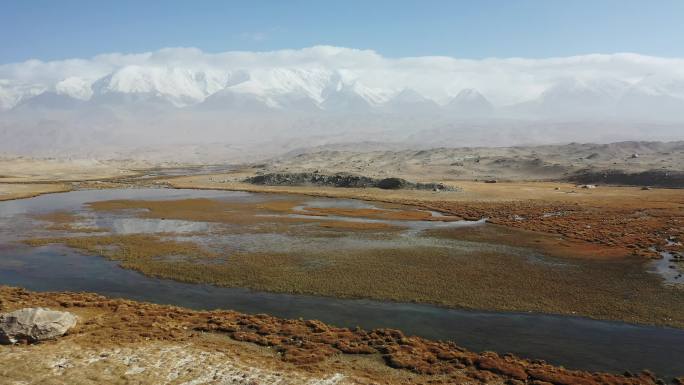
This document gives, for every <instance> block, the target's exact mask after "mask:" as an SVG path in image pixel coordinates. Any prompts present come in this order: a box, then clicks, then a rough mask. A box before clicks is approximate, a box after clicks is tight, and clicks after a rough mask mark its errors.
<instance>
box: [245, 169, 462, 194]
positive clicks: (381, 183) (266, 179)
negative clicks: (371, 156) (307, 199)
mask: <svg viewBox="0 0 684 385" xmlns="http://www.w3.org/2000/svg"><path fill="white" fill-rule="evenodd" d="M245 182H247V183H252V184H258V185H267V186H329V187H355V188H366V187H377V188H381V189H384V190H399V189H407V190H431V191H457V189H456V188H454V187H451V186H447V185H445V184H443V183H415V182H409V181H407V180H405V179H402V178H384V179H378V178H371V177H367V176H363V175H354V174H346V173H338V174H331V175H328V174H320V173H316V172H298V173H281V172H276V173H269V174H263V175H256V176H253V177H250V178H247V179H245Z"/></svg>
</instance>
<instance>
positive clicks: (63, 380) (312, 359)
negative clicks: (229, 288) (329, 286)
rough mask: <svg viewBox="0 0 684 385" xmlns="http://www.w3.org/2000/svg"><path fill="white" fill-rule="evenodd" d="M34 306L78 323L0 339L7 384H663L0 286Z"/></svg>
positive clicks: (262, 320) (6, 301) (4, 301)
mask: <svg viewBox="0 0 684 385" xmlns="http://www.w3.org/2000/svg"><path fill="white" fill-rule="evenodd" d="M33 306H47V307H50V308H53V309H59V310H67V311H70V312H73V313H75V314H76V315H78V317H79V319H80V321H79V324H78V326H77V327H76V328H75V329H74V330H73V331H72V332H70V333H69V335H67V336H66V337H63V338H62V339H60V340H58V341H50V342H47V343H43V344H39V345H24V346H2V347H0V361H2V362H3V365H2V366H0V379H2V380H1V381H2V383H3V384H8V385H9V384H17V385H18V384H26V383H45V384H99V383H110V384H131V383H141V384H152V383H154V384H262V383H263V384H266V383H280V384H330V385H332V384H403V383H415V384H428V383H429V384H539V385H542V384H558V385H560V384H567V385H570V384H586V385H591V384H624V385H629V384H656V383H657V382H656V381H657V378H656V376H655V375H653V374H652V373H650V372H643V373H640V374H631V373H630V374H626V375H620V376H616V375H609V374H600V373H593V374H592V373H587V372H580V371H572V370H568V369H563V368H558V367H553V366H551V365H548V364H546V363H545V362H543V361H538V360H532V361H531V360H523V359H520V358H517V357H515V356H512V355H503V356H500V355H497V354H496V353H491V352H487V353H482V354H478V353H473V352H469V351H467V350H465V349H462V348H460V347H458V346H457V345H455V344H453V343H450V342H439V341H429V340H425V339H422V338H417V337H410V336H405V335H403V334H402V333H401V332H400V331H397V330H390V329H378V330H373V331H365V330H361V329H353V330H352V329H346V328H335V327H330V326H328V325H325V324H323V323H321V322H318V321H303V320H284V319H279V318H275V317H271V316H268V315H245V314H241V313H237V312H232V311H210V312H206V311H204V312H200V311H191V310H186V309H182V308H177V307H170V306H160V305H152V304H146V303H137V302H134V301H128V300H113V299H107V298H104V297H102V296H98V295H94V294H86V293H34V292H29V291H26V290H23V289H18V288H12V287H6V286H1V287H0V311H2V312H6V311H11V310H15V309H18V308H23V307H33ZM677 381H679V380H677Z"/></svg>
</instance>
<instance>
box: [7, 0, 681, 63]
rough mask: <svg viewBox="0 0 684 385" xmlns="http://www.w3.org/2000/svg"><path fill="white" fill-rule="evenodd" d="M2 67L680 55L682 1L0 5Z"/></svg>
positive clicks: (24, 0) (26, 0) (14, 1)
mask: <svg viewBox="0 0 684 385" xmlns="http://www.w3.org/2000/svg"><path fill="white" fill-rule="evenodd" d="M0 36H1V40H0V63H9V62H17V61H23V60H27V59H32V58H35V59H41V60H55V59H65V58H72V57H91V56H93V55H97V54H100V53H108V52H122V53H132V52H144V51H153V50H157V49H159V48H163V47H179V46H185V47H197V48H200V49H202V50H203V51H206V52H223V51H230V50H250V51H264V50H275V49H283V48H293V49H294V48H301V47H308V46H312V45H318V44H326V45H335V46H344V47H351V48H363V49H373V50H376V51H377V52H379V53H380V54H382V55H384V56H389V57H404V56H424V55H446V56H454V57H460V58H485V57H534V58H541V57H551V56H570V55H577V54H587V53H615V52H634V53H640V54H646V55H654V56H666V57H682V56H684V0H661V1H646V0H642V1H636V0H573V1H569V0H568V1H560V0H536V1H533V0H519V1H514V0H499V1H494V0H478V1H475V0H473V1H456V0H452V1H417V0H416V1H402V0H393V1H389V0H387V1H385V0H383V1H380V0H376V1H370V0H366V1H350V0H344V1H342V0H340V1H335V2H333V1H313V0H312V1H303V0H302V1H296V0H294V1H284V0H283V1H173V0H166V1H161V0H157V1H153V0H148V1H127V0H117V1H114V0H110V1H99V0H98V1H92V0H90V1H73V0H60V1H53V0H42V1H37V0H36V1H31V0H3V1H1V2H0Z"/></svg>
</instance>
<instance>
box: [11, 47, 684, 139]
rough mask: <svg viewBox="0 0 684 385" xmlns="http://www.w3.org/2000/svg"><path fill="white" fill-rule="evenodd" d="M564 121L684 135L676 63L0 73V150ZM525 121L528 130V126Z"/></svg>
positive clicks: (22, 67) (267, 64) (35, 66)
mask: <svg viewBox="0 0 684 385" xmlns="http://www.w3.org/2000/svg"><path fill="white" fill-rule="evenodd" d="M511 122H515V124H512V123H511ZM524 122H528V123H524ZM568 122H570V123H572V122H579V123H580V124H575V125H574V126H573V124H570V125H569V127H576V128H571V129H570V131H569V132H568V133H566V132H565V131H566V129H565V128H564V129H562V130H560V131H558V132H559V133H560V134H562V137H563V138H566V137H567V138H568V139H570V140H583V138H584V137H583V135H585V136H586V135H589V134H590V135H593V137H596V138H599V139H602V138H605V140H620V139H631V138H635V137H636V139H648V138H652V139H657V138H661V137H667V138H673V136H677V135H682V133H684V129H682V128H681V125H682V124H684V60H682V59H669V58H657V57H648V56H640V55H634V54H614V55H586V56H577V57H568V58H551V59H483V60H462V59H456V58H448V57H418V58H398V59H390V58H385V57H382V56H380V55H378V54H377V53H375V52H373V51H361V50H354V49H348V48H340V47H327V46H320V47H311V48H305V49H300V50H282V51H273V52H226V53H220V54H208V53H204V52H202V51H199V50H196V49H188V48H173V49H164V50H160V51H156V52H148V53H143V54H133V55H122V54H108V55H101V56H97V57H94V58H91V59H71V60H64V61H53V62H41V61H36V60H31V61H27V62H23V63H10V64H4V65H0V151H10V150H15V149H23V148H29V149H34V148H50V147H51V146H56V145H60V146H71V147H72V148H82V147H86V146H90V147H92V146H93V143H103V144H106V145H108V146H116V145H118V144H119V143H128V144H131V143H134V144H137V143H146V144H150V143H154V142H156V141H167V142H188V141H196V140H198V138H201V139H202V140H203V141H216V142H229V143H237V142H241V143H252V144H254V145H255V143H261V142H262V141H264V140H265V139H266V138H268V139H269V140H273V141H275V142H274V143H276V145H277V143H278V140H280V139H278V138H288V139H287V140H294V139H293V138H304V137H306V138H314V137H315V138H318V139H316V140H323V139H320V138H337V139H339V138H343V139H348V138H349V137H351V136H354V137H357V138H361V139H364V140H365V139H368V138H369V137H373V138H375V139H378V140H384V139H383V138H386V137H390V138H396V137H397V136H401V135H404V136H405V137H411V138H414V137H421V135H422V134H420V132H430V134H429V135H431V136H432V137H431V138H430V140H432V141H436V142H437V143H439V142H440V140H441V139H440V137H441V136H440V135H443V136H448V137H449V140H450V141H458V140H459V137H458V135H461V137H462V138H463V137H466V136H467V137H468V138H469V139H468V140H469V142H468V143H470V144H483V145H484V144H488V143H489V141H490V140H491V139H492V135H499V134H500V133H501V132H502V130H503V127H512V126H515V127H521V128H520V132H517V131H516V132H515V133H510V134H507V135H509V136H510V137H511V138H512V139H515V140H516V141H518V142H522V143H526V142H535V143H536V142H540V138H539V136H540V135H542V136H543V135H544V133H545V132H550V131H548V130H547V131H545V130H544V127H545V125H546V126H549V124H555V126H557V127H560V126H559V125H558V124H557V123H563V124H565V123H568ZM592 122H596V124H594V123H592ZM606 122H608V123H606ZM625 124H628V125H629V127H630V128H629V129H626V128H624V127H625ZM529 125H534V126H535V129H523V128H522V127H527V126H529ZM562 127H566V126H565V125H562ZM596 127H599V128H596ZM606 127H610V129H609V128H606ZM658 127H666V128H658ZM421 130H422V131H421ZM473 130H475V131H473ZM630 130H631V131H630ZM658 130H661V131H658ZM531 132H534V138H531V137H529V135H528V134H526V133H531ZM627 132H628V133H629V135H627V136H625V135H626V134H625V133H627ZM642 132H643V135H645V136H644V137H643V138H641V137H639V135H641V134H642ZM435 133H440V134H439V135H437V136H435V135H436V134H435ZM678 133H679V134H678ZM571 134H572V135H571ZM623 134H625V135H623ZM426 135H427V134H426ZM549 135H551V134H549ZM649 135H651V136H649ZM478 138H480V139H478ZM558 138H559V137H558V136H549V137H548V138H541V139H545V140H541V142H544V141H547V142H552V141H557V140H558ZM337 139H335V140H337ZM674 139H676V138H674ZM283 140H285V139H283ZM330 140H333V139H330ZM587 140H589V139H588V138H587ZM317 143H318V142H317Z"/></svg>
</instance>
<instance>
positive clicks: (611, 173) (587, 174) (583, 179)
mask: <svg viewBox="0 0 684 385" xmlns="http://www.w3.org/2000/svg"><path fill="white" fill-rule="evenodd" d="M568 179H569V180H570V181H572V182H578V183H583V184H590V183H591V184H612V185H621V186H654V187H670V188H672V187H676V188H683V187H684V172H683V171H667V170H650V171H643V172H636V173H630V172H625V171H622V170H607V171H591V170H583V171H579V172H578V173H576V174H575V175H573V176H571V177H570V178H568Z"/></svg>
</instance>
